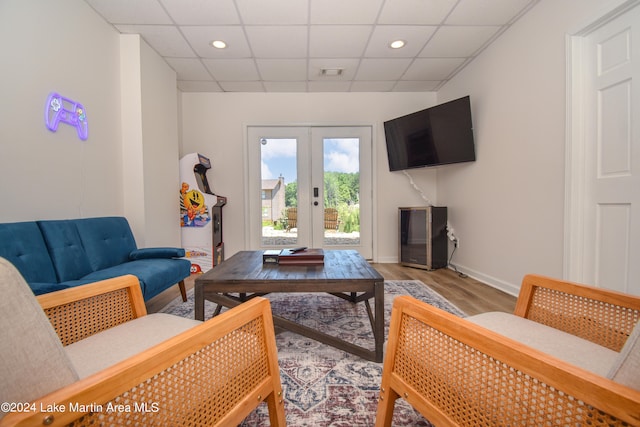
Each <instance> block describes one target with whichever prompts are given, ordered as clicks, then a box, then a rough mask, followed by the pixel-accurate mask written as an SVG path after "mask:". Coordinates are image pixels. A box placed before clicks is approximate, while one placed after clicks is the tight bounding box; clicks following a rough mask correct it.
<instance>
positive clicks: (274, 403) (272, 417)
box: [267, 390, 287, 427]
mask: <svg viewBox="0 0 640 427" xmlns="http://www.w3.org/2000/svg"><path fill="white" fill-rule="evenodd" d="M267 407H268V408H269V425H271V426H274V427H284V426H286V425H287V421H286V417H285V413H284V400H283V398H282V390H278V393H276V391H273V392H272V393H271V395H270V396H268V397H267Z"/></svg>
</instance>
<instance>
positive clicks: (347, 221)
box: [323, 138, 360, 246]
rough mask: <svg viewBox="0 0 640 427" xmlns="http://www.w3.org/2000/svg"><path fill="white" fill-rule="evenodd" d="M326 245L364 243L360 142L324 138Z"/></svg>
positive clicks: (356, 140)
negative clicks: (361, 220)
mask: <svg viewBox="0 0 640 427" xmlns="http://www.w3.org/2000/svg"><path fill="white" fill-rule="evenodd" d="M323 156H324V245H325V246H339V245H359V244H360V140H359V139H358V138H324V139H323Z"/></svg>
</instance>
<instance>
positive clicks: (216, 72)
mask: <svg viewBox="0 0 640 427" xmlns="http://www.w3.org/2000/svg"><path fill="white" fill-rule="evenodd" d="M202 61H203V62H204V65H205V67H207V69H208V70H209V72H210V73H211V75H212V76H213V77H214V78H215V79H216V80H218V81H227V82H238V81H257V80H259V76H258V70H257V69H256V64H255V62H254V60H253V59H203V60H202Z"/></svg>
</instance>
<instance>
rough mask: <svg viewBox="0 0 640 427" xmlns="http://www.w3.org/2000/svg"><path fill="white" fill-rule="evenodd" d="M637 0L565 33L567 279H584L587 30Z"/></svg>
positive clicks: (635, 1)
mask: <svg viewBox="0 0 640 427" xmlns="http://www.w3.org/2000/svg"><path fill="white" fill-rule="evenodd" d="M636 6H640V0H626V1H624V2H622V3H621V4H619V5H618V6H617V7H615V8H614V9H612V10H609V11H604V12H603V13H601V14H600V16H598V17H596V18H594V19H593V20H591V21H590V22H588V23H586V24H585V25H582V26H581V27H580V28H578V29H576V30H575V31H573V32H571V33H569V34H567V36H566V40H565V44H566V52H567V57H566V58H567V67H566V68H567V75H566V100H567V102H566V124H567V125H566V136H565V139H566V143H565V215H564V260H563V270H564V271H563V276H564V278H565V279H567V280H571V281H575V282H584V281H585V279H587V278H586V277H585V256H584V255H585V254H584V247H585V246H584V245H585V242H586V237H585V223H586V218H585V217H586V215H585V212H584V210H585V201H586V198H587V194H588V191H589V189H588V188H587V183H586V180H585V176H586V173H587V163H586V157H587V153H586V150H587V147H586V139H587V138H586V135H585V132H584V123H585V120H586V117H585V116H586V114H585V111H584V108H583V105H584V102H585V97H586V94H585V92H584V91H585V88H584V83H585V75H584V72H583V67H582V64H583V60H584V55H585V51H584V49H585V46H584V44H585V41H586V38H587V36H588V35H589V34H591V33H592V32H593V31H595V30H597V29H598V28H600V27H602V26H603V25H606V24H607V23H609V22H610V21H612V20H614V19H616V18H618V17H619V16H621V15H623V14H625V13H626V12H628V11H629V10H631V9H633V8H634V7H636Z"/></svg>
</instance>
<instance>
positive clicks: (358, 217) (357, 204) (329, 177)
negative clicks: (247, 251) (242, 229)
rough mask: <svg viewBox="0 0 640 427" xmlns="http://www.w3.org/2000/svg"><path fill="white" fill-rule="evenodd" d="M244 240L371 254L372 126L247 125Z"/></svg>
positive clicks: (260, 246)
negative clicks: (246, 222)
mask: <svg viewBox="0 0 640 427" xmlns="http://www.w3.org/2000/svg"><path fill="white" fill-rule="evenodd" d="M247 144H248V147H247V153H248V158H249V167H248V169H249V173H248V179H247V186H248V188H247V194H248V197H249V200H248V206H249V214H248V218H249V231H250V232H249V246H250V247H251V248H254V249H267V248H290V247H297V246H307V247H315V248H325V249H356V250H358V251H359V252H360V253H361V255H362V256H363V257H365V258H367V259H371V258H372V256H373V238H372V193H373V191H372V169H371V165H372V157H371V156H372V146H371V145H372V139H371V127H368V126H355V127H352V126H344V127H323V126H317V127H308V126H290V127H277V126H274V127H269V126H259V127H258V126H255V127H254V126H250V127H248V129H247Z"/></svg>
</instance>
